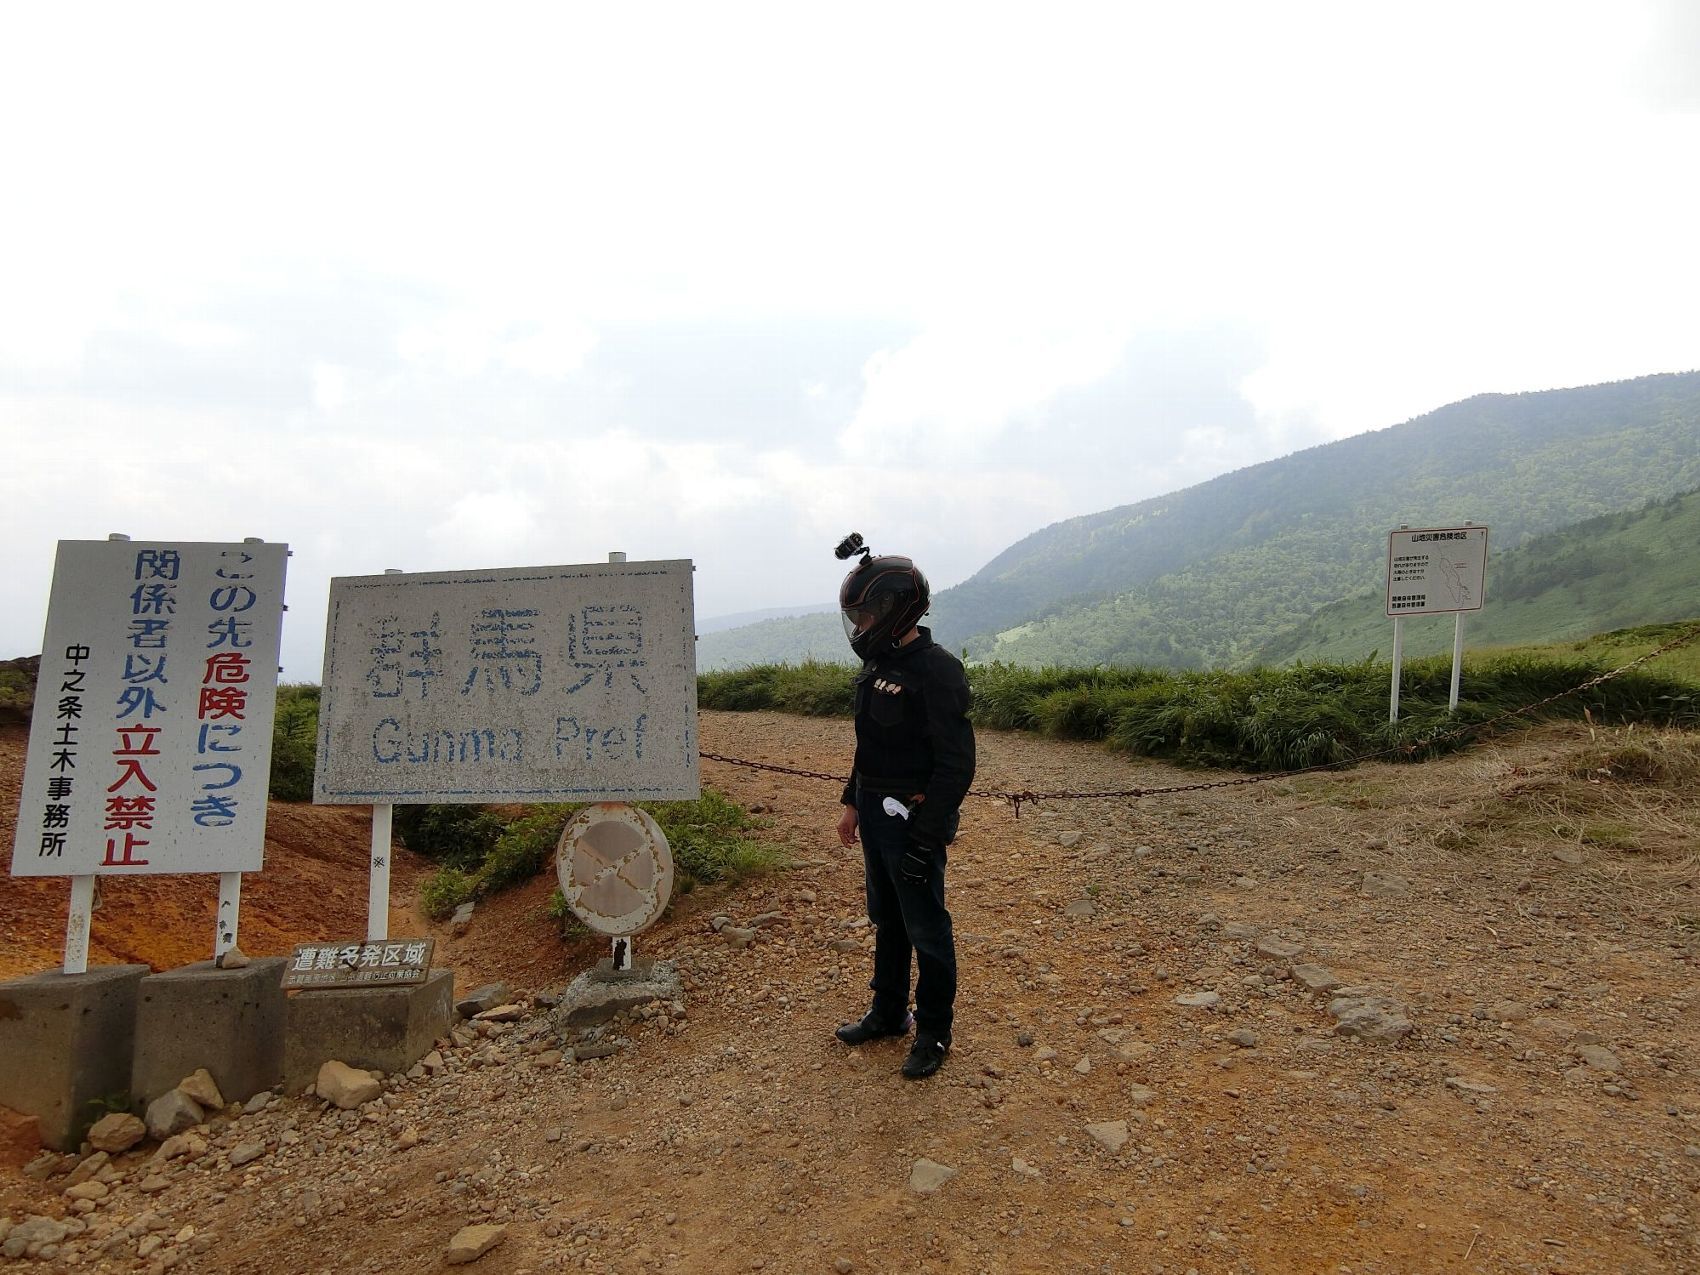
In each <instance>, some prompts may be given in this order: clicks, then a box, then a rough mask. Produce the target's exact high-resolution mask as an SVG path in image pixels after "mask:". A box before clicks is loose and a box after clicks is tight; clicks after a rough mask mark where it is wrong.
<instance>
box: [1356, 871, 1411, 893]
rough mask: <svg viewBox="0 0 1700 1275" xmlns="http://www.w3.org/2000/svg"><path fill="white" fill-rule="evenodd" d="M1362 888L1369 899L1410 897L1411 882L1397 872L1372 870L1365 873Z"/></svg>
mask: <svg viewBox="0 0 1700 1275" xmlns="http://www.w3.org/2000/svg"><path fill="white" fill-rule="evenodd" d="M1362 890H1363V894H1364V897H1365V898H1369V899H1404V898H1409V897H1410V894H1411V883H1410V882H1409V881H1407V880H1405V878H1404V877H1402V876H1400V875H1399V874H1398V873H1396V872H1377V871H1374V870H1371V871H1369V872H1366V873H1364V880H1363V886H1362Z"/></svg>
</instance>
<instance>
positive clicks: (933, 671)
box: [913, 655, 974, 844]
mask: <svg viewBox="0 0 1700 1275" xmlns="http://www.w3.org/2000/svg"><path fill="white" fill-rule="evenodd" d="M924 699H925V700H926V714H927V737H928V740H929V742H930V743H931V744H932V750H933V774H932V778H931V779H929V780H928V781H927V792H926V797H927V799H926V800H925V801H923V802H922V803H921V804H920V806H919V807H918V808H917V809H916V811H915V815H914V820H915V823H914V828H913V832H914V834H915V836H916V838H917V839H918V840H922V841H928V842H936V843H939V844H942V843H943V842H944V840H945V837H946V836H947V835H948V833H949V829H950V825H951V819H952V816H954V815H955V814H956V812H957V810H958V809H959V808H960V807H961V805H962V799H963V798H964V797H966V796H967V795H968V789H969V788H970V787H971V786H972V785H973V783H974V727H973V725H972V724H970V722H969V721H968V707H969V704H970V703H971V702H972V699H973V695H972V693H971V692H970V691H969V689H968V675H967V673H965V672H964V671H963V668H962V665H961V664H960V663H958V662H957V660H956V659H955V658H954V657H952V656H949V655H946V656H945V658H943V659H939V660H936V661H934V662H933V664H932V666H931V667H930V668H929V669H928V677H927V686H926V692H925V695H924Z"/></svg>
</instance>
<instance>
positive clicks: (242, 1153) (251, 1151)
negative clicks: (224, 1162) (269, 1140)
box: [230, 1142, 266, 1169]
mask: <svg viewBox="0 0 1700 1275" xmlns="http://www.w3.org/2000/svg"><path fill="white" fill-rule="evenodd" d="M265 1153H266V1147H265V1144H264V1143H263V1142H239V1143H237V1144H236V1145H235V1146H234V1147H232V1148H230V1167H231V1168H233V1169H240V1168H241V1167H242V1166H243V1165H245V1164H251V1163H252V1162H253V1161H255V1160H258V1159H259V1158H260V1157H261V1156H263V1155H264V1154H265Z"/></svg>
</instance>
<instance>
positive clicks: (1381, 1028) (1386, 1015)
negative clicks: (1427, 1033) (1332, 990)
mask: <svg viewBox="0 0 1700 1275" xmlns="http://www.w3.org/2000/svg"><path fill="white" fill-rule="evenodd" d="M1328 1013H1329V1015H1330V1017H1332V1018H1333V1019H1335V1027H1334V1032H1335V1034H1336V1035H1339V1036H1355V1037H1357V1038H1358V1039H1359V1040H1364V1041H1368V1042H1370V1043H1371V1044H1376V1045H1391V1044H1395V1043H1397V1042H1398V1041H1401V1040H1403V1039H1404V1038H1405V1037H1406V1036H1409V1035H1410V1034H1411V1030H1412V1023H1411V1020H1410V1019H1409V1018H1407V1017H1406V1016H1405V1007H1404V1006H1403V1005H1401V1004H1399V1002H1397V1001H1395V1000H1393V999H1392V998H1391V997H1387V996H1377V995H1370V996H1340V997H1336V998H1335V999H1334V1000H1332V1001H1330V1002H1329V1003H1328Z"/></svg>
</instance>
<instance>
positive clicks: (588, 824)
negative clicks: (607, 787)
mask: <svg viewBox="0 0 1700 1275" xmlns="http://www.w3.org/2000/svg"><path fill="white" fill-rule="evenodd" d="M555 872H556V875H557V876H559V877H560V879H561V893H562V894H563V895H565V896H566V900H567V906H568V907H570V908H571V909H572V910H573V914H574V915H575V916H577V917H578V919H579V920H581V921H583V922H584V923H585V924H586V925H588V926H589V927H590V928H591V929H593V930H595V931H596V932H597V933H598V934H608V935H613V936H616V937H618V936H620V935H626V934H637V933H639V932H641V931H643V930H645V929H647V928H648V927H649V926H650V925H651V924H653V923H654V921H655V920H656V918H658V917H659V916H660V915H661V913H662V911H663V909H665V908H666V906H667V900H668V898H669V896H671V895H672V893H673V852H672V851H671V850H670V849H668V847H667V836H666V834H665V833H663V832H662V831H661V828H660V827H659V826H658V825H657V824H656V822H655V820H653V819H651V818H650V817H649V816H648V815H646V814H645V813H644V812H643V811H641V810H639V809H638V808H637V807H636V806H628V805H624V804H622V803H621V802H617V801H603V802H598V803H597V804H596V805H594V806H586V807H585V808H584V809H583V810H581V811H579V812H578V813H577V814H576V815H574V816H573V817H572V819H571V820H570V821H569V822H568V823H567V826H566V827H565V828H563V829H562V830H561V840H560V844H559V845H558V846H556V848H555Z"/></svg>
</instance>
